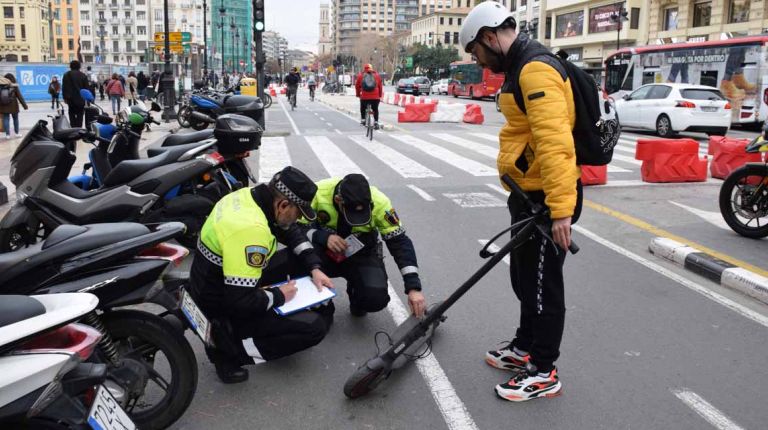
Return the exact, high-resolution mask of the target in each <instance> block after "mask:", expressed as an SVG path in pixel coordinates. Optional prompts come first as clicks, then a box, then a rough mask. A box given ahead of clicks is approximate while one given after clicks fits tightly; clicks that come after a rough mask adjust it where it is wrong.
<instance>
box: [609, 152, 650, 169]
mask: <svg viewBox="0 0 768 430" xmlns="http://www.w3.org/2000/svg"><path fill="white" fill-rule="evenodd" d="M613 159H614V160H619V161H623V162H625V163H629V164H634V165H635V166H642V165H643V162H642V161H640V160H635V157H627V156H626V155H620V154H617V153H615V152H614V153H613Z"/></svg>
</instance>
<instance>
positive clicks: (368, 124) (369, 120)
mask: <svg viewBox="0 0 768 430" xmlns="http://www.w3.org/2000/svg"><path fill="white" fill-rule="evenodd" d="M375 128H376V121H375V120H374V119H373V108H371V105H368V106H367V107H366V108H365V129H366V130H365V137H367V138H368V139H369V140H373V130H374V129H375Z"/></svg>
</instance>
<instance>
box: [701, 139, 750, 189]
mask: <svg viewBox="0 0 768 430" xmlns="http://www.w3.org/2000/svg"><path fill="white" fill-rule="evenodd" d="M710 142H712V140H711V139H710ZM748 143H749V139H728V138H723V139H722V140H721V141H719V142H718V143H717V144H716V147H715V149H714V151H712V149H711V146H712V143H710V151H712V152H710V154H713V155H714V156H713V157H712V164H710V166H709V171H710V173H711V174H712V177H713V178H720V179H725V178H726V177H727V176H728V175H730V174H731V172H732V171H734V170H735V169H738V168H739V167H741V166H743V165H745V164H747V163H759V162H761V161H763V160H762V158H763V157H762V154H760V153H753V154H749V153H747V152H746V148H747V144H748Z"/></svg>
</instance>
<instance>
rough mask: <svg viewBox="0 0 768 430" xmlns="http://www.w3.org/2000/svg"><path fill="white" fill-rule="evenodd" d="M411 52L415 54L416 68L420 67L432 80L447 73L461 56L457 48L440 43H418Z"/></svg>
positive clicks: (414, 64) (414, 62) (414, 65)
mask: <svg viewBox="0 0 768 430" xmlns="http://www.w3.org/2000/svg"><path fill="white" fill-rule="evenodd" d="M410 54H411V55H412V56H413V67H414V69H416V68H418V69H419V71H420V73H422V74H424V75H426V76H427V77H428V78H430V79H432V80H434V79H439V78H440V77H441V76H445V75H447V73H448V67H449V65H450V64H451V63H452V62H454V61H458V60H459V58H460V57H459V51H458V50H457V49H456V48H451V47H444V46H443V45H442V44H440V43H438V44H437V45H435V46H427V45H422V44H420V43H417V44H415V45H413V47H412V48H411V50H410ZM441 69H442V70H443V71H442V72H440V70H441Z"/></svg>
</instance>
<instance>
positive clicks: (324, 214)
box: [317, 211, 331, 225]
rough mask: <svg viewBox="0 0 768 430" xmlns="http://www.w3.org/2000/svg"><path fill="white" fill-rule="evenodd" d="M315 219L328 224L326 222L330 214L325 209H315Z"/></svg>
mask: <svg viewBox="0 0 768 430" xmlns="http://www.w3.org/2000/svg"><path fill="white" fill-rule="evenodd" d="M317 220H318V221H319V222H320V224H323V225H325V224H328V222H329V221H330V220H331V215H330V214H329V213H328V212H326V211H317Z"/></svg>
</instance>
